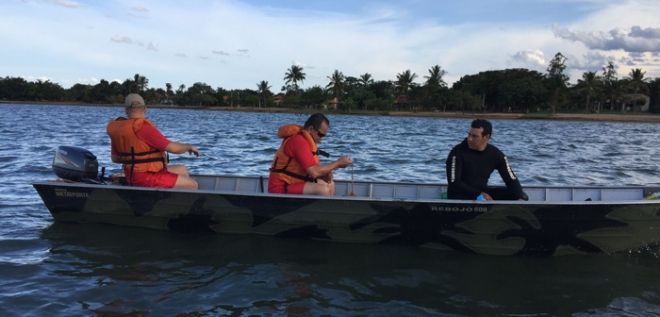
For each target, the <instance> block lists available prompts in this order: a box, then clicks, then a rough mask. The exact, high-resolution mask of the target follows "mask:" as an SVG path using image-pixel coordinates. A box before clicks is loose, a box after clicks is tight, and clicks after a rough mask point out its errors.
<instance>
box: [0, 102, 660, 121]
mask: <svg viewBox="0 0 660 317" xmlns="http://www.w3.org/2000/svg"><path fill="white" fill-rule="evenodd" d="M6 104H16V105H22V104H24V105H53V106H87V107H122V105H117V104H90V103H74V102H46V101H5V100H0V106H2V105H6ZM148 107H151V108H163V109H187V110H211V111H228V112H263V113H299V114H311V113H314V112H319V111H320V112H323V113H326V114H337V115H362V116H391V117H421V118H446V119H472V118H482V119H499V120H560V121H603V122H631V123H660V114H656V113H650V112H644V113H634V114H620V113H566V112H562V113H555V114H550V113H516V112H455V111H451V112H433V111H364V110H356V111H351V112H344V111H328V110H325V111H323V110H318V109H294V108H273V107H267V108H257V107H218V106H175V105H148Z"/></svg>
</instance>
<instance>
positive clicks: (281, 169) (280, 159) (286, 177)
mask: <svg viewBox="0 0 660 317" xmlns="http://www.w3.org/2000/svg"><path fill="white" fill-rule="evenodd" d="M298 134H300V135H302V136H303V137H304V138H305V140H306V141H307V143H308V144H309V147H310V149H311V150H312V155H313V156H314V161H315V162H316V164H319V156H318V147H317V145H316V142H314V139H313V138H312V135H311V134H309V132H307V130H305V129H303V127H302V126H300V125H296V124H290V125H284V126H281V127H280V128H279V129H278V130H277V136H278V137H280V138H283V139H284V141H282V144H281V145H280V148H279V149H278V150H277V152H275V159H274V160H273V166H272V167H271V168H270V172H271V177H272V174H273V173H274V174H276V175H277V177H278V178H279V179H281V180H282V181H284V182H285V183H287V184H295V183H300V182H315V181H316V179H314V178H312V177H310V176H308V175H307V171H306V170H305V169H303V168H302V166H300V164H299V163H298V162H297V161H296V160H294V159H293V157H290V156H288V155H286V153H284V147H285V146H286V144H287V142H289V140H290V139H291V137H293V136H296V135H298Z"/></svg>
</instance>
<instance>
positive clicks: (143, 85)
mask: <svg viewBox="0 0 660 317" xmlns="http://www.w3.org/2000/svg"><path fill="white" fill-rule="evenodd" d="M133 83H134V84H135V93H138V94H139V93H141V92H143V91H144V90H146V89H147V84H148V83H149V79H147V77H144V76H141V75H140V74H135V76H133Z"/></svg>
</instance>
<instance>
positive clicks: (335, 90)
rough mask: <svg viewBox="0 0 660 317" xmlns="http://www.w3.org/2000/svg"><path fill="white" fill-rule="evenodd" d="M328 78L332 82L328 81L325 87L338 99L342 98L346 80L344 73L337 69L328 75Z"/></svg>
mask: <svg viewBox="0 0 660 317" xmlns="http://www.w3.org/2000/svg"><path fill="white" fill-rule="evenodd" d="M328 79H329V80H330V82H329V83H328V85H327V86H325V88H326V89H328V90H329V91H331V92H332V96H333V97H337V99H341V98H342V97H343V94H344V85H345V80H346V78H345V77H344V74H343V73H342V72H340V71H339V70H337V69H335V71H334V72H333V73H332V75H330V76H328Z"/></svg>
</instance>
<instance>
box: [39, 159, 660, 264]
mask: <svg viewBox="0 0 660 317" xmlns="http://www.w3.org/2000/svg"><path fill="white" fill-rule="evenodd" d="M58 153H59V150H58ZM92 156H93V155H92ZM70 161H71V160H67V159H62V158H60V159H59V160H58V159H57V155H56V158H55V159H54V163H53V167H54V169H56V174H58V175H59V176H61V175H63V176H65V177H66V178H61V177H60V178H59V179H55V180H49V181H38V182H35V183H33V186H34V188H35V189H36V191H37V192H38V193H39V195H40V196H41V198H42V200H43V202H44V204H45V205H46V207H47V208H48V210H49V211H50V213H51V214H52V216H53V218H54V219H55V221H57V222H73V223H102V224H112V225H121V226H135V227H144V228H151V229H161V230H172V231H178V232H189V233H190V232H192V233H197V232H215V233H221V234H257V235H268V236H275V237H285V238H300V239H314V240H320V241H332V242H354V243H368V244H393V245H412V246H421V247H429V248H435V249H441V250H458V251H463V252H470V253H476V254H488V255H533V256H551V255H564V254H592V253H606V254H613V253H620V252H628V251H632V250H640V249H643V248H647V247H649V246H655V245H657V244H658V243H659V242H660V200H658V199H645V198H648V197H653V195H656V196H657V193H658V192H660V187H652V186H612V187H600V186H531V187H525V192H526V193H527V195H528V197H529V200H528V201H476V200H450V199H446V198H443V197H444V195H445V194H444V193H445V192H446V185H443V184H426V183H425V184H420V183H395V182H369V181H347V180H337V181H336V195H335V196H333V197H319V196H308V195H289V194H286V195H285V194H271V193H268V192H267V190H265V188H267V184H268V180H267V179H266V178H264V177H257V176H254V177H250V176H232V175H193V177H194V178H195V179H196V180H197V181H198V183H199V185H200V186H199V189H198V190H187V189H158V188H143V187H133V186H127V185H122V184H115V183H111V182H103V181H98V180H97V179H98V178H95V179H91V180H90V179H84V178H81V177H79V176H80V175H78V177H71V175H69V174H67V173H62V172H61V170H60V172H59V173H58V171H57V167H59V166H57V165H58V162H65V164H67V165H70V164H71V162H70ZM77 165H79V166H87V165H90V164H86V163H80V164H77ZM91 165H92V169H93V164H91ZM68 172H71V171H68ZM90 175H92V176H93V175H94V173H93V172H92V173H91V174H90ZM100 178H101V179H102V178H103V177H100Z"/></svg>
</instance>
